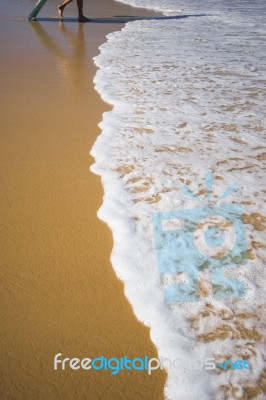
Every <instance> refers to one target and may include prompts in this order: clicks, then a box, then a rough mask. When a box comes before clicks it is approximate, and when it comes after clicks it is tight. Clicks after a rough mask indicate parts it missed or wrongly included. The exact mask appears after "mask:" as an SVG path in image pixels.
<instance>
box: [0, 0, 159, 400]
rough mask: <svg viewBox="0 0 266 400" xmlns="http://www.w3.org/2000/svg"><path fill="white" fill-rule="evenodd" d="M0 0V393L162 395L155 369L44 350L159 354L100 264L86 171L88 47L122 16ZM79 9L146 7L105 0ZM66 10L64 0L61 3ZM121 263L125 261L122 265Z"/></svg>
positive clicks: (100, 233) (106, 241) (97, 195)
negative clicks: (100, 363)
mask: <svg viewBox="0 0 266 400" xmlns="http://www.w3.org/2000/svg"><path fill="white" fill-rule="evenodd" d="M34 4H35V1H33V0H32V1H26V0H17V1H15V2H12V4H10V2H9V1H8V0H4V1H3V2H2V4H1V10H0V13H1V14H0V19H1V27H0V32H1V36H0V46H1V67H0V69H1V92H0V97H1V109H0V116H1V130H0V182H1V225H0V235H1V252H0V254H1V269H2V279H1V309H0V313H1V334H0V342H1V369H0V398H1V400H7V399H12V400H23V399H27V400H31V399H34V400H37V399H40V400H48V399H49V400H52V399H57V400H58V399H66V400H67V399H71V400H73V399H76V400H80V399H92V400H96V399H103V400H107V399H110V400H118V399H123V400H129V399H130V400H131V399H132V400H133V399H149V400H150V399H153V400H154V399H163V386H164V383H165V379H166V376H165V373H164V372H159V371H155V372H154V374H153V375H152V376H148V375H147V373H146V372H141V371H123V372H120V373H119V374H118V375H116V376H112V375H111V372H110V371H99V372H97V371H91V370H90V371H83V372H82V371H70V370H66V371H54V370H53V357H54V355H55V354H57V353H63V356H64V357H80V358H84V357H90V358H93V357H96V356H101V355H104V356H106V357H112V356H113V357H122V356H124V355H127V356H128V357H132V358H134V357H143V356H144V355H148V356H150V357H157V351H156V348H155V347H154V345H153V344H152V342H151V340H150V337H149V329H148V328H146V327H144V326H143V325H142V324H141V323H140V322H138V321H137V320H136V318H135V316H134V314H133V311H132V308H131V306H130V304H129V303H128V301H127V300H126V298H125V296H124V292H123V284H122V283H121V282H120V281H119V280H118V279H117V277H116V275H115V273H114V271H113V269H112V266H111V264H110V253H111V249H112V236H111V232H110V230H109V229H108V227H107V226H105V225H104V224H103V223H102V222H101V221H99V219H98V218H97V215H96V213H97V210H98V209H99V206H100V204H101V202H102V196H103V190H102V186H101V182H100V178H99V177H97V176H95V175H93V174H92V173H91V172H90V171H89V167H90V165H91V164H92V163H93V159H92V158H91V157H90V156H89V152H90V149H91V147H92V145H93V143H94V141H95V139H96V136H97V135H98V134H99V129H98V128H97V124H98V123H99V122H100V120H101V114H102V113H103V112H104V111H105V110H107V109H108V106H107V105H105V104H104V103H103V102H102V101H101V99H100V98H99V96H98V95H97V94H96V93H95V92H94V89H93V83H92V79H93V76H94V75H95V72H96V70H95V67H94V64H93V61H92V57H93V56H94V55H96V54H97V53H98V50H97V49H98V47H99V45H100V44H101V43H103V42H104V41H105V35H106V34H107V33H109V32H111V31H113V30H118V29H120V28H121V27H122V24H114V23H111V22H110V23H97V24H96V23H91V24H78V23H76V21H75V19H73V20H68V21H66V22H64V23H59V22H58V20H57V19H50V18H46V17H51V16H52V17H54V16H56V13H57V2H56V1H54V0H52V1H49V2H47V4H46V5H45V7H44V8H43V10H42V12H41V13H40V17H41V18H42V19H41V20H40V21H39V22H33V23H29V22H27V19H26V17H27V15H28V13H29V12H30V11H31V9H32V8H33V5H34ZM84 11H85V14H86V15H87V16H95V17H111V16H113V15H143V16H144V15H147V14H149V15H152V14H151V12H148V11H144V10H141V9H139V10H136V9H133V8H130V7H127V6H124V5H122V4H119V3H114V2H113V1H111V0H110V1H108V0H102V1H99V0H98V1H97V0H94V1H92V0H90V1H87V2H86V0H85V10H84ZM64 14H65V15H66V16H69V17H70V16H71V17H72V16H76V5H75V3H74V2H73V4H71V5H70V6H69V7H68V9H66V10H65V13H64ZM125 267H126V266H125Z"/></svg>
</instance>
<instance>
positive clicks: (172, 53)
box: [91, 0, 266, 400]
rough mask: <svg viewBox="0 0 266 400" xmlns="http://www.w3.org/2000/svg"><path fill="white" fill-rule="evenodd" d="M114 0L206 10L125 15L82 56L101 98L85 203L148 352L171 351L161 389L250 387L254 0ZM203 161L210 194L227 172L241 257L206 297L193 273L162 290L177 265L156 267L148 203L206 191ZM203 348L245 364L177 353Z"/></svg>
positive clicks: (261, 224)
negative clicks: (104, 106) (173, 298)
mask: <svg viewBox="0 0 266 400" xmlns="http://www.w3.org/2000/svg"><path fill="white" fill-rule="evenodd" d="M127 2H128V3H130V4H134V5H138V6H143V5H145V6H147V7H153V8H155V7H157V8H158V7H159V8H160V9H161V10H165V11H166V13H168V12H169V10H172V11H177V10H178V9H181V10H182V11H183V10H184V12H185V13H186V14H187V15H195V13H199V14H209V15H205V16H201V17H192V16H191V17H187V18H183V19H169V20H149V21H135V22H131V23H129V24H127V25H126V27H125V28H124V29H123V30H122V31H121V32H115V33H112V34H110V35H109V36H108V41H107V43H106V44H104V45H103V46H101V52H100V55H99V56H97V57H96V58H95V63H96V65H97V66H98V67H99V70H98V72H97V74H96V77H95V84H96V88H97V90H98V91H99V93H100V94H101V96H102V97H103V99H104V100H105V101H107V102H108V103H110V104H112V105H113V109H112V111H111V112H108V113H105V114H104V115H103V121H102V122H101V125H100V126H101V129H102V133H101V135H100V136H99V137H98V139H97V141H96V143H95V144H94V146H93V149H92V152H91V153H92V155H93V156H94V157H95V164H94V165H93V167H92V170H93V171H94V172H95V173H97V174H100V175H101V178H102V182H103V185H104V201H103V205H102V207H101V209H100V210H99V217H100V218H101V219H103V220H104V221H106V222H107V223H108V225H109V226H110V227H111V229H112V231H113V237H114V249H113V252H112V256H111V260H112V264H113V266H114V269H115V271H116V273H117V275H118V276H119V277H120V278H121V279H122V280H123V282H124V283H125V294H126V296H127V297H128V299H129V300H130V302H131V304H132V306H133V308H134V311H135V313H136V315H137V317H138V318H139V319H140V320H141V321H143V322H144V323H145V324H147V325H148V326H150V327H151V338H152V340H153V342H154V343H155V344H156V346H157V348H158V352H159V355H160V356H162V357H164V358H165V357H166V358H169V359H172V360H173V359H176V358H178V359H181V358H182V359H183V360H184V364H183V366H182V367H181V368H179V369H177V370H173V369H171V370H170V369H168V381H167V386H166V388H165V394H166V396H167V397H168V398H169V399H173V400H183V399H184V398H186V399H187V400H190V399H191V400H195V399H197V400H198V399H212V400H213V399H239V398H241V399H245V398H248V397H247V396H248V393H250V392H249V390H251V389H248V388H247V387H249V388H252V387H253V388H254V387H255V388H256V390H257V397H256V398H257V399H262V398H264V397H263V396H264V395H263V394H262V391H261V386H260V385H261V380H262V369H263V357H265V354H264V353H263V347H262V340H263V329H265V326H264V325H263V322H262V321H263V320H262V319H261V314H262V309H263V305H264V306H265V298H264V291H263V285H265V280H266V274H265V266H263V264H265V260H266V255H265V236H263V235H264V232H265V224H266V221H265V216H263V214H265V212H264V210H265V181H266V180H265V158H266V144H265V128H264V126H263V121H264V119H265V91H264V89H265V86H264V84H265V83H264V81H263V80H264V79H265V65H266V63H265V61H266V60H265V55H266V51H265V50H266V49H265V26H264V25H263V24H264V20H263V18H262V15H259V13H258V10H260V14H261V13H262V11H263V2H260V1H255V2H253V3H252V4H253V8H249V6H248V5H249V4H250V3H249V2H247V1H246V2H243V1H242V2H235V3H234V5H235V6H236V5H237V4H240V6H239V7H236V9H235V10H232V9H230V3H228V2H227V1H225V2H218V3H219V5H217V2H214V1H212V0H208V1H206V2H204V6H203V5H202V2H200V1H196V0H193V1H191V2H189V1H187V2H186V3H185V2H181V1H172V0H169V1H168V0H163V1H160V2H159V1H155V0H154V1H153V0H147V1H145V0H132V1H131V0H128V1H127ZM231 4H232V3H231ZM211 5H213V7H211ZM174 7H176V9H175V10H173V8H174ZM190 7H191V8H190ZM190 11H191V12H190ZM207 11H209V12H208V13H207ZM171 15H173V14H171ZM206 172H212V173H213V174H214V177H215V179H214V199H215V198H217V197H218V196H220V195H222V193H223V192H224V191H225V190H226V189H227V188H228V186H230V185H231V184H232V183H234V182H237V183H238V186H239V190H238V191H237V192H236V193H234V194H233V195H232V196H231V198H228V199H224V200H223V201H222V204H226V203H232V202H236V203H240V204H241V205H242V208H243V213H244V216H243V220H244V223H245V233H246V240H247V246H248V249H249V258H248V262H247V263H246V264H245V265H241V266H239V267H236V268H232V269H231V272H230V274H231V276H233V275H234V276H235V277H237V278H238V279H240V280H241V281H243V282H245V284H246V286H247V296H246V297H244V298H243V299H227V300H225V299H217V298H215V297H213V294H212V291H211V286H212V285H211V278H210V276H209V275H208V273H206V275H204V274H203V275H202V276H201V281H200V288H201V289H200V294H201V298H200V300H199V301H196V302H173V303H165V302H164V287H165V286H167V285H169V282H170V283H173V281H175V279H177V281H178V277H169V276H162V277H160V275H159V270H158V264H157V258H156V248H155V240H154V234H153V227H152V215H153V214H154V213H157V212H160V211H175V210H183V209H193V208H195V207H200V206H202V205H204V204H206V196H205V197H204V193H206V192H205V191H204V174H205V173H206ZM184 183H186V184H188V185H189V187H190V188H191V189H192V190H193V191H194V192H196V193H197V192H199V194H203V197H202V198H201V200H202V202H197V201H195V199H193V198H190V197H188V196H186V195H185V194H184V193H183V192H182V187H183V185H184ZM170 222H171V221H170ZM166 263H167V260H166ZM181 278H182V277H181ZM211 357H214V358H215V360H216V361H217V362H218V361H221V360H224V359H226V358H231V359H239V358H240V359H241V358H243V357H248V358H249V361H250V362H251V365H252V370H251V371H249V372H247V371H238V370H234V371H227V372H221V371H220V370H219V369H218V368H216V369H215V370H214V371H207V370H206V369H203V368H201V369H199V370H194V369H191V368H189V367H188V365H189V364H190V363H191V360H195V359H201V360H204V359H206V358H211Z"/></svg>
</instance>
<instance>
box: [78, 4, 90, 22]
mask: <svg viewBox="0 0 266 400" xmlns="http://www.w3.org/2000/svg"><path fill="white" fill-rule="evenodd" d="M77 5H78V10H79V22H87V21H90V20H89V18H86V17H84V15H83V0H77Z"/></svg>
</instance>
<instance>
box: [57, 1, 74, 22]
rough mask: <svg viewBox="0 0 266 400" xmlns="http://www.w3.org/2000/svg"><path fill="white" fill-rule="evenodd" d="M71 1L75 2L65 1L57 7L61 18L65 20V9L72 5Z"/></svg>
mask: <svg viewBox="0 0 266 400" xmlns="http://www.w3.org/2000/svg"><path fill="white" fill-rule="evenodd" d="M71 1H73V0H65V1H64V3H63V4H61V5H60V6H58V7H57V10H58V15H59V18H63V11H64V8H65V6H66V5H67V4H68V3H71Z"/></svg>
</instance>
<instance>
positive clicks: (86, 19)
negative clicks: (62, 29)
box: [79, 15, 91, 22]
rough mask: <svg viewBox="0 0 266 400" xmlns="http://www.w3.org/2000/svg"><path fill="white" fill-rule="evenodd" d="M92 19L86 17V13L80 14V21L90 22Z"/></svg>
mask: <svg viewBox="0 0 266 400" xmlns="http://www.w3.org/2000/svg"><path fill="white" fill-rule="evenodd" d="M89 21H91V20H90V19H89V18H87V17H84V15H81V16H79V22H89Z"/></svg>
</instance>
